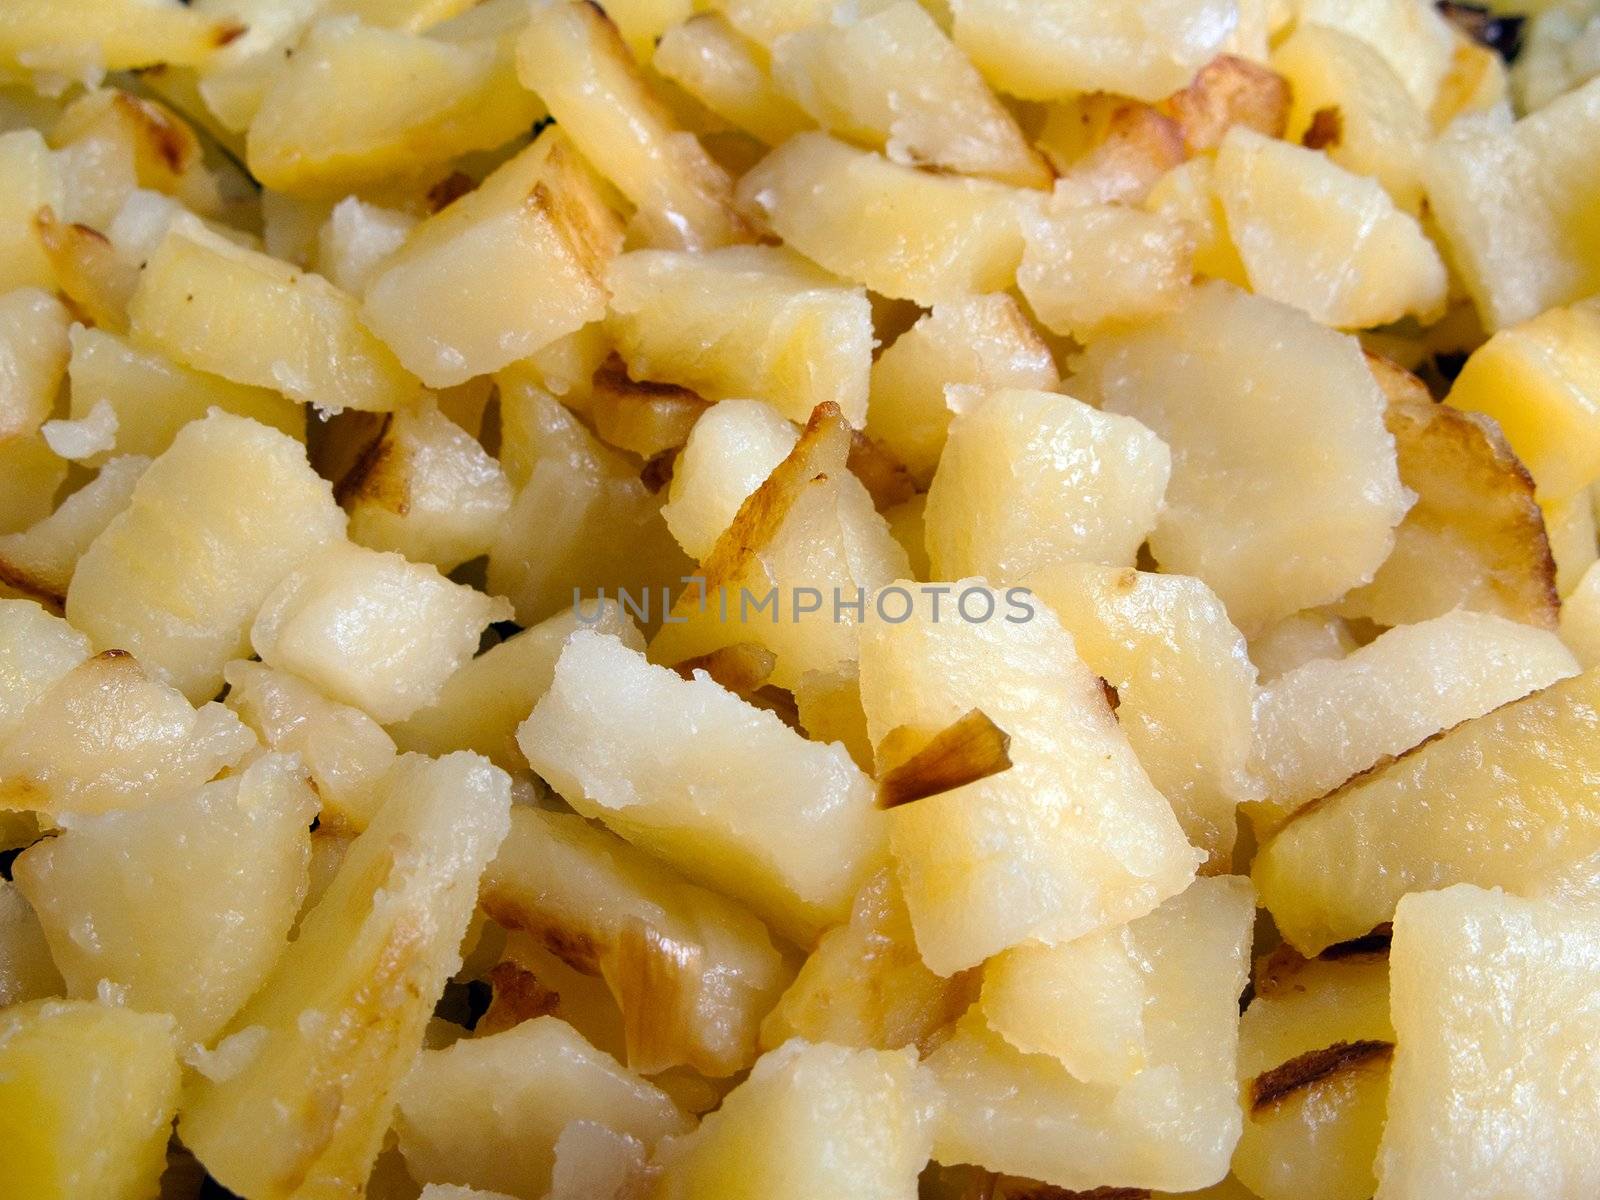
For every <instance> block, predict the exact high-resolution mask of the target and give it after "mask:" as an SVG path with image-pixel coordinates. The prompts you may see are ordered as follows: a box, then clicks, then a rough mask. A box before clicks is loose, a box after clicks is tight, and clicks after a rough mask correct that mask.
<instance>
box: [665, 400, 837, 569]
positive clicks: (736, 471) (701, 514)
mask: <svg viewBox="0 0 1600 1200" xmlns="http://www.w3.org/2000/svg"><path fill="white" fill-rule="evenodd" d="M807 415H808V416H809V415H810V414H807ZM799 440H800V431H799V430H797V429H796V428H795V427H794V426H793V425H792V424H790V423H789V422H788V421H786V420H784V419H783V418H782V417H781V416H779V415H778V413H777V411H776V410H775V409H773V408H772V407H771V406H769V405H766V404H763V403H761V401H759V400H724V401H722V402H721V403H720V404H717V405H716V406H715V407H713V408H712V410H711V411H710V412H708V413H707V414H706V415H705V416H703V417H701V418H700V419H699V420H698V421H696V422H695V425H694V429H693V430H691V431H690V433H689V440H688V442H686V443H685V444H684V447H683V451H682V453H680V454H679V455H678V457H677V458H676V459H675V460H674V461H673V464H672V482H671V483H670V484H669V485H668V486H667V502H666V503H665V504H663V505H662V506H661V515H662V516H663V517H664V518H666V522H667V528H668V529H670V530H672V536H673V537H675V538H677V539H678V544H679V545H680V546H682V547H683V548H684V550H685V551H686V552H687V553H688V554H689V557H691V558H693V559H694V560H695V561H696V562H704V561H705V559H706V558H707V557H708V556H709V555H710V553H711V550H712V548H713V547H714V546H715V545H716V544H717V538H719V537H720V536H721V535H722V532H723V530H725V529H727V528H728V526H730V525H732V524H733V519H734V517H735V516H737V515H738V512H739V509H740V507H741V506H742V505H743V504H744V502H745V501H746V500H747V499H748V498H749V497H750V494H751V493H752V492H754V491H755V490H756V489H757V488H759V487H760V486H761V485H762V484H763V483H764V482H766V479H767V476H769V475H771V474H772V472H773V471H774V470H776V469H777V466H778V464H779V463H781V462H782V461H783V460H784V459H785V458H787V457H788V455H789V452H790V451H791V450H793V449H794V445H795V443H796V442H797V441H799Z"/></svg>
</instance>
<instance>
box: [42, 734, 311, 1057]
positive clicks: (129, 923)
mask: <svg viewBox="0 0 1600 1200" xmlns="http://www.w3.org/2000/svg"><path fill="white" fill-rule="evenodd" d="M316 811H317V800H316V795H315V793H313V792H312V791H311V789H310V787H308V786H307V784H306V781H305V777H304V775H303V774H302V772H301V769H300V767H299V766H298V764H296V763H295V761H294V760H293V759H291V758H287V757H285V756H283V755H276V754H274V755H267V756H265V757H262V758H258V759H256V760H255V761H254V762H253V763H251V764H250V766H249V767H247V768H246V769H245V770H244V771H242V772H241V773H239V774H237V775H231V776H229V777H228V778H226V779H222V780H218V781H217V782H216V783H210V784H206V785H205V786H204V787H201V788H200V789H198V790H197V791H195V792H193V793H191V794H189V795H187V796H181V797H173V798H172V799H169V800H165V801H162V802H160V803H157V804H152V805H148V806H146V807H144V808H141V809H137V810H135V811H132V812H114V813H108V814H106V815H104V816H97V817H83V818H77V819H74V820H73V821H72V823H71V824H70V825H69V826H67V828H66V829H65V830H64V831H63V832H62V833H60V834H59V835H58V836H56V837H53V838H46V839H45V840H43V841H41V842H39V843H38V844H37V845H35V846H33V847H31V848H30V849H28V850H27V851H25V852H24V853H23V854H22V855H21V856H20V857H19V858H18V859H17V861H16V863H15V865H14V867H13V870H14V872H15V874H14V878H15V879H16V882H17V887H18V889H19V890H20V891H21V892H22V894H23V895H24V896H26V897H27V898H28V901H29V903H31V904H32V905H33V908H34V911H35V912H37V913H38V915H39V920H40V922H41V923H42V924H43V926H44V931H45V937H46V938H47V939H48V940H49V942H50V947H51V952H52V954H53V956H54V958H55V961H56V964H57V966H59V967H60V968H61V973H62V975H63V977H64V978H65V979H66V984H67V994H68V995H70V996H73V997H76V998H78V999H93V998H94V996H95V995H96V994H97V992H98V991H99V990H100V989H101V988H102V987H104V986H106V985H107V984H109V987H110V989H111V992H112V994H113V995H115V996H117V998H118V1001H119V1003H121V1004H123V1005H125V1006H126V1007H128V1008H134V1009H138V1010H139V1011H141V1012H152V1013H170V1014H172V1016H173V1019H174V1020H175V1021H176V1022H177V1028H178V1033H179V1035H180V1036H181V1037H182V1038H183V1039H184V1040H185V1041H186V1042H208V1041H210V1040H211V1038H212V1036H213V1035H214V1034H216V1033H217V1032H218V1031H219V1030H221V1028H222V1027H223V1026H224V1025H225V1024H227V1022H228V1019H229V1018H230V1017H232V1016H233V1014H234V1013H235V1012H237V1011H238V1009H239V1008H240V1006H241V1005H243V1004H244V1002H245V1001H246V1000H247V999H249V997H250V996H251V994H252V993H254V992H255V990H256V989H257V988H258V987H259V986H260V985H261V983H262V981H263V980H265V979H266V977H267V973H268V972H269V971H271V969H272V966H273V964H274V963H275V962H276V961H277V959H278V955H279V954H280V953H282V951H283V948H284V946H285V945H287V943H288V936H289V928H290V925H291V923H292V922H293V920H294V916H295V913H296V912H298V911H299V908H300V899H301V896H302V895H303V894H304V892H305V886H306V862H307V859H308V857H309V853H310V835H309V834H308V833H307V832H306V829H307V826H309V824H310V822H311V818H312V817H313V816H314V815H315V814H316ZM224 895H225V896H226V897H227V902H226V904H224V905H219V904H218V902H217V900H218V897H219V896H224ZM85 930H92V931H93V933H92V935H90V936H85V932H84V931H85Z"/></svg>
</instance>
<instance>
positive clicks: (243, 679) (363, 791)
mask: <svg viewBox="0 0 1600 1200" xmlns="http://www.w3.org/2000/svg"><path fill="white" fill-rule="evenodd" d="M223 678H224V679H226V680H227V683H228V696H227V700H226V703H227V706H228V707H229V708H231V709H232V710H233V711H234V712H236V713H238V714H239V719H240V720H242V721H243V722H244V723H245V724H246V725H248V726H249V727H250V728H251V729H252V730H254V731H255V734H256V736H257V737H259V738H260V739H261V743H262V745H264V746H267V747H268V748H269V749H272V750H277V751H280V752H281V753H284V754H294V755H297V756H299V759H300V762H301V763H302V765H303V766H304V767H305V770H306V773H307V774H308V775H309V776H310V777H311V785H312V787H314V788H315V789H316V793H317V799H318V801H319V805H318V809H317V827H318V828H319V829H323V830H327V831H329V832H330V833H348V834H355V833H359V832H360V831H361V830H363V829H365V828H366V827H367V825H368V824H369V823H370V822H371V820H372V818H373V816H374V815H376V813H377V811H378V809H379V807H380V806H381V805H382V803H383V800H384V798H385V794H386V793H385V791H384V789H383V787H382V783H383V778H384V776H385V775H386V774H388V771H389V768H390V767H392V766H393V765H394V760H395V755H396V751H395V744H394V740H393V739H392V738H390V737H389V735H388V734H387V733H385V732H384V731H383V729H382V727H381V726H379V724H378V723H377V722H376V721H374V720H373V719H372V718H371V717H369V716H367V714H366V713H364V712H362V711H361V710H360V709H358V708H352V707H350V706H349V705H348V704H340V703H339V702H338V701H336V700H329V699H328V698H327V697H326V696H324V695H323V694H322V693H321V692H319V691H317V689H316V688H314V687H312V686H311V685H310V684H308V683H306V682H305V681H304V680H302V679H300V678H298V677H296V676H294V675H290V674H289V673H288V672H286V671H277V670H274V669H273V668H271V667H268V666H264V665H262V664H261V663H258V662H249V661H246V660H244V659H240V660H238V661H236V662H231V663H229V664H228V665H227V666H226V667H225V668H224V669H223ZM459 748H460V747H456V746H445V747H441V748H440V750H439V753H444V752H447V751H449V750H455V749H459ZM407 749H413V747H409V746H408V747H407Z"/></svg>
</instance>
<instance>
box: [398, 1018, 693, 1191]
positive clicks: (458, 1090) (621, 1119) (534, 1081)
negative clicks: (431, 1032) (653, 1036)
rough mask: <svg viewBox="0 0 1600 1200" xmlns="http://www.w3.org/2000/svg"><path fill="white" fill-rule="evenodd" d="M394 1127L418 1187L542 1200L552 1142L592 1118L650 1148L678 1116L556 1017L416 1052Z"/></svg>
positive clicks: (675, 1125) (678, 1123) (676, 1126)
mask: <svg viewBox="0 0 1600 1200" xmlns="http://www.w3.org/2000/svg"><path fill="white" fill-rule="evenodd" d="M397 1095H398V1103H399V1108H398V1112H397V1115H396V1120H395V1127H396V1132H397V1133H398V1135H399V1139H400V1152H401V1153H402V1154H403V1155H404V1156H405V1160H406V1168H407V1170H408V1171H409V1172H410V1173H411V1175H412V1176H413V1177H414V1178H416V1179H419V1180H421V1181H423V1182H424V1183H466V1184H470V1185H472V1186H473V1187H477V1188H485V1189H493V1190H495V1191H503V1192H506V1193H508V1194H510V1195H514V1196H518V1197H530V1196H531V1197H542V1196H543V1195H544V1194H545V1192H546V1190H547V1189H548V1188H549V1185H550V1172H551V1167H552V1166H553V1165H554V1159H555V1149H556V1142H557V1139H558V1138H559V1137H560V1136H561V1132H562V1130H563V1129H564V1128H565V1127H566V1126H567V1124H568V1123H569V1122H572V1121H593V1122H596V1123H598V1124H600V1125H603V1126H605V1127H607V1128H609V1129H613V1130H616V1131H617V1132H619V1133H624V1134H628V1135H630V1136H633V1137H636V1138H639V1139H640V1140H641V1141H643V1142H644V1143H645V1144H646V1145H654V1144H655V1142H656V1141H657V1140H659V1139H660V1138H661V1137H663V1136H665V1135H667V1134H674V1133H683V1132H685V1131H686V1130H687V1128H688V1124H689V1122H688V1119H687V1118H686V1117H685V1116H684V1115H683V1113H681V1112H679V1111H678V1109H677V1107H676V1106H675V1105H674V1104H673V1103H672V1101H671V1100H670V1099H669V1098H668V1097H667V1096H666V1095H665V1094H663V1093H662V1092H661V1091H660V1090H659V1089H658V1088H656V1087H654V1086H652V1085H651V1084H650V1083H649V1082H647V1081H646V1080H643V1079H640V1078H639V1077H638V1076H636V1075H633V1074H631V1073H630V1072H629V1071H627V1070H626V1069H625V1068H623V1067H622V1066H620V1065H619V1064H618V1063H617V1062H616V1061H615V1060H613V1059H611V1058H609V1057H608V1056H606V1055H605V1054H603V1053H601V1052H600V1051H598V1050H596V1049H594V1047H592V1046H590V1045H589V1044H588V1043H587V1042H585V1041H584V1040H583V1038H582V1037H581V1036H580V1035H579V1034H578V1033H577V1032H576V1031H575V1030H574V1029H573V1028H572V1027H571V1026H570V1025H568V1024H566V1023H565V1022H564V1021H561V1020H559V1019H558V1018H556V1017H538V1018H536V1019H534V1020H532V1021H525V1022H523V1023H522V1024H520V1025H517V1026H516V1027H514V1028H512V1029H508V1030H506V1031H505V1032H504V1033H497V1034H492V1035H490V1036H489V1037H483V1038H465V1039H463V1040H461V1041H459V1042H456V1043H455V1044H454V1045H453V1046H451V1047H449V1048H448V1049H445V1050H424V1051H423V1052H422V1053H421V1054H419V1055H418V1056H417V1060H416V1063H415V1064H414V1065H413V1066H412V1068H411V1070H410V1072H409V1073H408V1074H407V1075H406V1077H405V1079H404V1081H403V1082H402V1083H401V1085H400V1088H399V1091H398V1093H397Z"/></svg>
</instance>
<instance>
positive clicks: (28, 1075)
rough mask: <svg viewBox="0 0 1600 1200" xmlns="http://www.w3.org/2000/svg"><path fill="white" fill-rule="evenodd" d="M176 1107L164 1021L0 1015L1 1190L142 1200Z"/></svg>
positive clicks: (26, 1011)
mask: <svg viewBox="0 0 1600 1200" xmlns="http://www.w3.org/2000/svg"><path fill="white" fill-rule="evenodd" d="M177 1105H178V1057H177V1054H176V1049H175V1047H174V1044H173V1035H172V1018H171V1017H167V1016H159V1015H156V1014H154V1013H136V1012H131V1011H129V1010H128V1009H124V1008H115V1007H112V1006H110V1005H102V1004H86V1003H83V1002H81V1001H68V1000H36V1001H34V1002H33V1003H31V1004H19V1005H17V1006H16V1007H14V1008H8V1009H6V1010H4V1011H3V1012H0V1139H3V1140H4V1142H5V1146H6V1187H7V1188H9V1189H13V1190H14V1192H15V1194H16V1195H18V1196H27V1197H28V1198H29V1200H77V1198H78V1197H84V1196H95V1197H104V1198H105V1200H145V1198H146V1197H149V1196H154V1195H155V1194H156V1192H157V1191H158V1190H159V1187H160V1180H161V1172H162V1170H163V1168H165V1166H166V1151H167V1139H168V1137H169V1135H170V1134H171V1131H172V1114H173V1112H174V1111H175V1110H176V1108H177Z"/></svg>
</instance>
